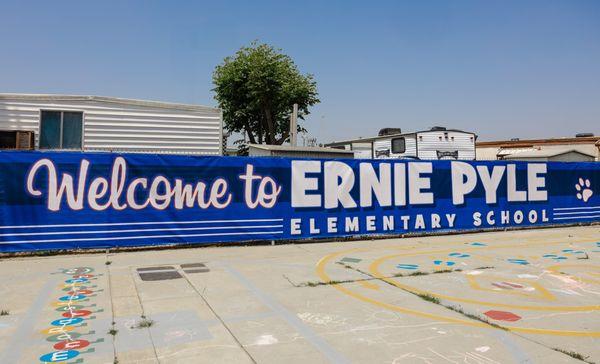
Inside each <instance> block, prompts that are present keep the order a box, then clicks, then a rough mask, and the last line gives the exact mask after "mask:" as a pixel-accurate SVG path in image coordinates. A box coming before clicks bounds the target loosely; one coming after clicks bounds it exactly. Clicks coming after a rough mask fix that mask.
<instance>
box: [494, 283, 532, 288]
mask: <svg viewBox="0 0 600 364" xmlns="http://www.w3.org/2000/svg"><path fill="white" fill-rule="evenodd" d="M492 286H494V287H498V288H501V289H523V288H524V287H523V286H522V285H520V284H518V283H512V282H492Z"/></svg>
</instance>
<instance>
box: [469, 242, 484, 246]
mask: <svg viewBox="0 0 600 364" xmlns="http://www.w3.org/2000/svg"><path fill="white" fill-rule="evenodd" d="M469 245H472V246H487V244H485V243H480V242H475V243H471V244H469Z"/></svg>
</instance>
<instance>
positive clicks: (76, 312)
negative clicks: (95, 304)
mask: <svg viewBox="0 0 600 364" xmlns="http://www.w3.org/2000/svg"><path fill="white" fill-rule="evenodd" d="M91 313H92V311H88V310H74V311H68V312H65V313H63V314H62V315H63V316H64V317H68V318H72V317H81V316H88V315H90V314H91Z"/></svg>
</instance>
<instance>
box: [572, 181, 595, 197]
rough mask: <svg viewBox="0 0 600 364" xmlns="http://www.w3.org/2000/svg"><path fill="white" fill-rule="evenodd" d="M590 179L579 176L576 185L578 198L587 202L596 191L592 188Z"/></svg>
mask: <svg viewBox="0 0 600 364" xmlns="http://www.w3.org/2000/svg"><path fill="white" fill-rule="evenodd" d="M590 185H591V184H590V180H589V179H585V180H584V179H583V178H579V183H577V184H576V185H575V189H576V190H577V198H578V199H580V200H582V201H583V202H587V201H588V200H589V199H590V197H592V195H593V194H594V191H592V189H591V188H590Z"/></svg>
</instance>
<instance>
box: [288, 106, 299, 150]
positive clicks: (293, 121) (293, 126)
mask: <svg viewBox="0 0 600 364" xmlns="http://www.w3.org/2000/svg"><path fill="white" fill-rule="evenodd" d="M297 141H298V104H294V107H293V109H292V115H290V145H291V146H292V147H295V146H296V145H297Z"/></svg>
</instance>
